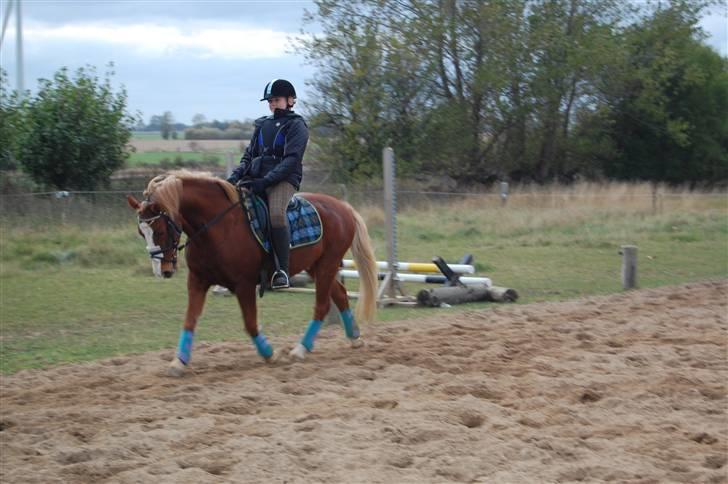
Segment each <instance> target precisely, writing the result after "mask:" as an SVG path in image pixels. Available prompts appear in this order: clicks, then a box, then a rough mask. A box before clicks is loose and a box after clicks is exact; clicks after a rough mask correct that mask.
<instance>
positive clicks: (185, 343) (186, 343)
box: [177, 329, 195, 365]
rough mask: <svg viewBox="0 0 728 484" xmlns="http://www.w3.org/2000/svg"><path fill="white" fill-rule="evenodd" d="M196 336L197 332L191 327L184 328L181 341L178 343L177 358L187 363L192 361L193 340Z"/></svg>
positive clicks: (180, 337)
mask: <svg viewBox="0 0 728 484" xmlns="http://www.w3.org/2000/svg"><path fill="white" fill-rule="evenodd" d="M194 337H195V333H193V332H192V331H190V330H189V329H183V330H182V333H180V335H179V343H178V344H177V358H179V360H180V361H181V362H182V363H184V364H185V365H186V364H188V363H189V362H190V358H192V340H193V339H194Z"/></svg>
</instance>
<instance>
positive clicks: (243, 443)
mask: <svg viewBox="0 0 728 484" xmlns="http://www.w3.org/2000/svg"><path fill="white" fill-rule="evenodd" d="M727 298H728V282H727V281H718V282H705V283H696V284H688V285H684V286H679V287H670V288H661V289H654V290H642V291H636V292H630V293H625V294H618V295H613V296H609V297H595V298H588V299H582V300H578V301H572V302H563V303H547V304H532V305H523V306H517V305H514V306H501V307H497V308H494V309H492V310H486V311H472V312H468V313H465V314H459V315H456V316H452V317H450V318H422V319H421V320H417V321H403V322H397V323H383V324H377V325H372V326H369V327H366V328H363V333H364V335H365V338H366V341H367V345H366V346H365V347H364V348H361V349H358V350H352V349H350V348H348V346H347V345H346V343H345V341H344V339H343V336H342V332H341V330H340V329H338V328H326V329H324V331H323V332H322V335H321V338H320V340H319V342H318V345H317V348H316V352H315V353H314V354H312V355H310V357H309V359H308V360H307V361H306V362H304V363H300V364H292V363H281V364H278V365H276V366H272V367H269V366H266V365H265V364H263V363H262V362H261V361H260V360H259V359H258V358H257V357H256V356H255V353H254V350H253V347H252V346H251V345H250V344H249V343H248V341H247V340H245V339H244V338H241V341H240V342H239V343H224V344H214V345H213V344H205V343H200V344H198V345H197V347H196V350H195V353H194V356H193V372H192V373H190V374H189V375H188V376H186V377H184V378H182V379H178V380H176V379H170V378H167V377H165V376H164V369H165V367H166V362H167V360H168V359H169V358H170V357H171V355H172V351H171V350H170V351H164V352H155V353H147V354H143V355H140V356H132V357H124V358H114V359H109V360H105V361H100V362H96V363H92V364H80V365H71V366H63V367H58V368H54V369H50V370H45V371H23V372H20V373H17V374H15V375H12V376H5V377H3V378H2V380H1V383H2V385H1V390H2V392H1V394H0V423H1V424H0V480H1V481H3V482H43V483H48V482H59V481H65V482H150V481H152V482H196V483H197V482H242V481H245V482H327V483H331V482H347V483H349V482H438V483H439V482H503V481H507V482H555V481H610V480H618V481H622V482H666V481H678V482H722V481H724V480H725V477H726V474H725V469H726V458H725V456H726V452H727V450H728V448H727V443H728V418H727V415H726V408H728V405H727V403H728V402H726V381H728V362H727V361H726V349H727V346H728V345H727V344H726V332H727V331H728V317H727V310H726V309H727V308H726V301H727V300H728V299H727ZM425 314H426V310H423V315H425ZM303 330H304V328H303V327H301V331H303ZM272 339H273V343H274V344H276V345H277V346H280V347H283V346H290V345H291V344H293V343H294V342H295V339H294V338H272Z"/></svg>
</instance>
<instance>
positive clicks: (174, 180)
mask: <svg viewBox="0 0 728 484" xmlns="http://www.w3.org/2000/svg"><path fill="white" fill-rule="evenodd" d="M184 180H206V181H209V182H212V183H217V184H218V185H220V187H221V188H222V189H223V191H224V192H225V195H227V197H228V199H229V200H230V201H234V200H237V198H238V195H237V192H236V191H235V187H234V186H232V185H231V184H230V183H228V182H226V181H225V180H222V179H220V178H217V177H215V176H213V175H212V174H211V173H209V172H194V171H188V170H175V171H170V172H168V173H165V174H164V175H158V176H155V177H154V178H152V179H151V180H150V182H149V184H148V185H147V189H146V190H144V196H145V197H146V198H148V199H149V200H153V201H155V202H157V203H158V204H159V205H160V206H161V207H162V208H163V209H164V210H166V211H167V213H168V214H169V215H170V216H171V217H172V218H174V219H177V218H178V217H179V203H180V199H181V198H182V183H183V182H184Z"/></svg>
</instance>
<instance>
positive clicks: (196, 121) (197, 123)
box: [192, 113, 207, 128]
mask: <svg viewBox="0 0 728 484" xmlns="http://www.w3.org/2000/svg"><path fill="white" fill-rule="evenodd" d="M206 122H207V118H206V117H205V115H204V114H201V113H197V114H195V115H194V116H192V126H194V127H195V128H201V127H202V125H203V124H205V123H206Z"/></svg>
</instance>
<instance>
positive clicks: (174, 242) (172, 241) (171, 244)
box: [137, 192, 243, 266]
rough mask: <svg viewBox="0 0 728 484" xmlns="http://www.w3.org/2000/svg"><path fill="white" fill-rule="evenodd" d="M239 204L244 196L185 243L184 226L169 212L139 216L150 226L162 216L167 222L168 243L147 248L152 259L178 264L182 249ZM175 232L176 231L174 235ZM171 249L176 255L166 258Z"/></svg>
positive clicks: (188, 237) (241, 204) (140, 221)
mask: <svg viewBox="0 0 728 484" xmlns="http://www.w3.org/2000/svg"><path fill="white" fill-rule="evenodd" d="M238 193H239V192H238ZM238 205H239V206H241V207H242V206H243V200H242V198H240V199H239V200H238V201H236V202H233V203H232V204H231V205H230V206H229V207H227V208H226V209H225V210H223V211H222V212H220V213H219V214H217V215H215V217H213V219H212V220H210V221H209V222H207V223H206V224H204V225H203V226H202V227H200V228H199V229H198V230H197V231H196V232H195V233H194V234H192V235H188V236H187V240H186V241H185V243H184V244H180V243H179V241H180V239H181V238H182V227H180V226H179V225H177V223H176V222H175V221H174V220H172V217H170V216H169V214H168V213H167V212H159V213H158V214H157V215H153V216H151V217H148V218H142V217H137V218H138V220H139V223H142V222H144V223H146V224H147V225H149V226H150V227H151V226H152V223H153V222H155V221H156V220H157V219H160V218H161V219H162V220H164V221H165V222H166V224H167V241H166V245H165V246H164V247H160V248H159V249H156V248H149V249H147V250H148V251H149V257H150V258H151V259H152V260H157V261H159V262H171V263H172V264H173V265H175V266H176V265H177V254H178V253H179V251H180V250H184V249H185V247H187V246H188V245H190V243H191V242H192V241H193V240H194V239H195V238H196V237H197V236H198V235H200V234H202V233H204V232H206V231H207V229H209V228H210V227H212V226H213V225H215V224H216V223H218V222H219V221H220V220H222V218H223V217H224V216H225V215H226V214H227V213H228V212H229V211H230V210H232V209H233V208H235V207H236V206H238ZM173 233H174V235H172V234H173ZM171 249H174V255H173V256H172V258H171V259H165V258H164V253H165V252H167V251H168V250H171ZM160 256H161V257H160Z"/></svg>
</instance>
